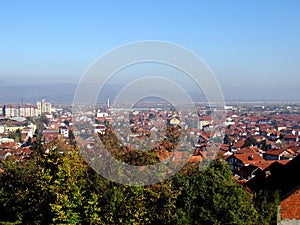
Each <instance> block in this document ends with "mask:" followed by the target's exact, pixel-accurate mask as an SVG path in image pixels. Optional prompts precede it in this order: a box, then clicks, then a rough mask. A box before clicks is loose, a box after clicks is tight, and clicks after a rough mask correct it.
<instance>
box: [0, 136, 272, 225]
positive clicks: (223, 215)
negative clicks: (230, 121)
mask: <svg viewBox="0 0 300 225" xmlns="http://www.w3.org/2000/svg"><path fill="white" fill-rule="evenodd" d="M61 146H62V145H60V144H59V143H58V144H57V143H56V144H55V146H54V145H53V146H50V149H49V151H46V149H44V147H43V145H42V144H41V143H40V142H39V141H37V142H36V143H35V144H34V145H33V148H34V149H33V150H34V154H33V156H32V158H31V159H29V160H27V161H25V162H20V163H16V162H14V161H12V160H6V161H5V162H4V161H3V162H2V165H1V167H3V168H4V172H3V173H2V174H0V224H258V223H261V222H262V220H263V219H262V216H261V215H260V214H259V212H258V211H257V209H256V208H255V204H256V205H260V208H261V209H262V208H263V209H264V211H263V213H264V214H263V216H267V215H266V213H267V211H266V210H267V209H266V207H264V206H262V205H261V204H259V203H258V202H256V203H255V204H254V203H253V202H252V200H251V196H250V194H249V193H248V192H247V191H245V190H244V188H243V187H242V186H241V185H239V184H237V183H236V182H235V181H234V180H233V178H232V174H231V171H230V170H229V168H228V166H227V164H225V163H223V162H218V161H216V162H213V163H212V164H211V165H210V166H209V167H208V168H207V169H206V170H205V171H202V172H201V171H199V170H198V168H196V167H193V166H188V167H186V168H185V169H184V170H183V171H182V172H179V173H177V174H176V175H175V176H174V177H172V178H171V179H168V180H166V181H164V182H161V183H159V184H154V185H152V186H147V187H133V186H124V185H120V184H115V183H113V182H110V181H108V180H106V179H104V178H103V177H101V176H100V175H98V174H96V173H95V172H94V171H93V170H92V169H91V168H89V166H88V165H87V164H86V162H85V161H84V159H83V158H82V157H81V156H80V154H79V151H78V149H77V148H76V147H73V146H69V147H67V149H62V147H61Z"/></svg>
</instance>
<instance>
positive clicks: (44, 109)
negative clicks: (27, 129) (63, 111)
mask: <svg viewBox="0 0 300 225" xmlns="http://www.w3.org/2000/svg"><path fill="white" fill-rule="evenodd" d="M36 105H37V109H38V114H39V115H42V114H43V113H51V103H50V102H46V101H45V99H43V100H42V101H40V102H37V103H36Z"/></svg>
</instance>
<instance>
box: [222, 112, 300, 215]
mask: <svg viewBox="0 0 300 225" xmlns="http://www.w3.org/2000/svg"><path fill="white" fill-rule="evenodd" d="M225 125H226V129H225V138H224V141H223V144H221V145H220V149H219V152H218V155H217V158H219V159H222V160H225V161H226V162H227V163H228V164H229V165H230V167H231V169H232V171H233V173H234V175H235V177H236V178H237V180H238V182H240V183H241V184H243V185H244V186H245V187H246V188H247V190H249V191H251V192H253V191H259V190H267V189H269V190H270V189H272V190H276V191H278V192H279V195H280V206H279V209H280V210H279V212H280V215H279V216H280V220H292V219H297V220H300V201H299V199H300V177H299V176H300V142H299V136H300V114H299V113H293V112H282V113H278V112H274V111H260V112H254V111H252V112H251V111H246V112H245V111H241V112H239V111H238V110H236V111H229V112H228V114H227V119H226V122H225Z"/></svg>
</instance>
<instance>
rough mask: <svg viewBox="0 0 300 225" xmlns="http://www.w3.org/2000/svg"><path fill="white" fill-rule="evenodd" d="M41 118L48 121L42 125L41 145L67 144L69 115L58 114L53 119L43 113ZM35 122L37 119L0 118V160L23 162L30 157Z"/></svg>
mask: <svg viewBox="0 0 300 225" xmlns="http://www.w3.org/2000/svg"><path fill="white" fill-rule="evenodd" d="M43 116H45V117H46V118H47V119H48V120H49V123H48V124H45V123H44V124H43V125H42V126H43V127H44V128H43V129H42V131H41V135H42V141H43V144H44V145H45V146H47V145H48V144H50V143H51V142H53V141H56V140H58V139H59V140H61V142H62V144H66V145H67V144H69V143H70V139H69V134H70V130H71V127H72V119H71V113H59V114H56V117H54V116H53V115H52V114H50V113H48V112H45V113H44V114H43ZM37 121H38V117H26V118H25V117H7V116H2V117H0V160H1V159H2V160H6V159H7V158H11V159H13V160H15V161H23V160H26V159H28V158H29V157H30V155H31V154H32V149H31V145H32V143H34V142H35V140H36V131H37V129H38V127H37Z"/></svg>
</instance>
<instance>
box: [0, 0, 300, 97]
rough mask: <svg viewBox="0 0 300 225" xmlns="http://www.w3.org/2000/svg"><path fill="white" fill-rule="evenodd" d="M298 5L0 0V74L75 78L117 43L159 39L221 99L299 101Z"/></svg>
mask: <svg viewBox="0 0 300 225" xmlns="http://www.w3.org/2000/svg"><path fill="white" fill-rule="evenodd" d="M299 10H300V1H297V0H294V1H292V0H284V1H283V0H282V1H277V0H265V1H264V0H260V1H259V0H257V1H237V0H228V1H221V0H220V1H214V0H212V1H208V0H207V1H152V0H151V1H134V0H133V1H58V0H57V1H53V0H52V1H47V0H46V1H30V0H29V1H13V0H12V1H8V0H6V1H0V29H1V32H0V43H1V44H0V81H1V82H2V83H13V82H15V80H23V82H26V81H27V82H35V83H39V82H61V81H77V80H78V79H79V77H80V76H81V75H82V74H83V73H84V71H85V70H86V69H87V67H88V66H89V65H90V64H91V63H92V62H93V61H94V60H95V59H97V58H98V57H99V56H101V55H103V54H104V53H105V52H107V51H109V50H110V49H112V48H114V47H116V46H119V45H122V44H125V43H128V42H134V41H140V40H163V41H170V42H174V43H177V44H179V45H182V46H185V47H187V48H189V49H190V50H192V51H194V52H195V53H197V54H198V55H199V56H200V57H201V58H202V59H203V60H204V61H205V62H206V63H207V64H208V65H209V66H210V68H211V69H212V70H213V71H214V73H215V75H216V77H217V78H218V80H219V82H220V84H221V86H222V88H223V89H224V93H225V97H227V96H228V99H234V98H235V96H239V97H240V98H242V99H257V100H264V99H266V100H268V99H271V100H273V99H274V100H276V99H281V100H295V99H296V100H300V95H299V97H298V96H297V94H298V89H299V88H298V87H299V84H300V14H299ZM32 77H34V79H31V78H32ZM253 96H254V97H253Z"/></svg>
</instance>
